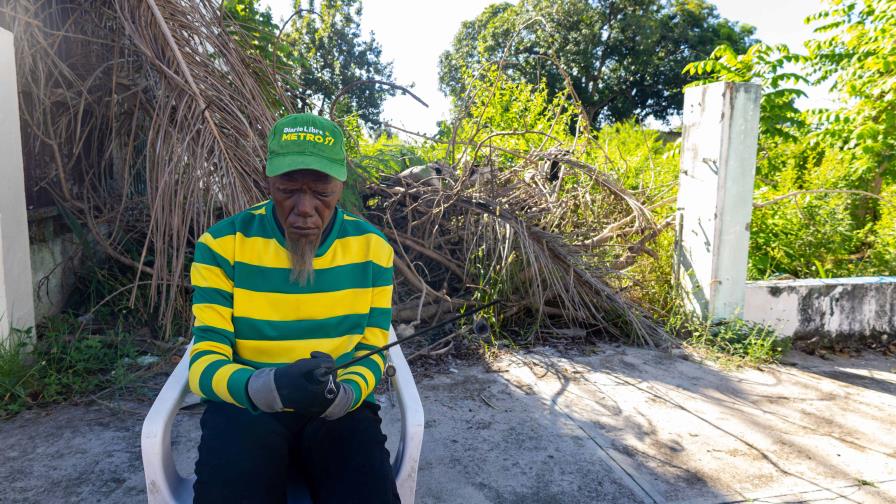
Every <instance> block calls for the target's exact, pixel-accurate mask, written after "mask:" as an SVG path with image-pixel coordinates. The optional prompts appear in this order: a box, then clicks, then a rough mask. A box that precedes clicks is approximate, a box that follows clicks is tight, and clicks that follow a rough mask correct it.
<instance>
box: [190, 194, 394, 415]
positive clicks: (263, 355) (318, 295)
mask: <svg viewBox="0 0 896 504" xmlns="http://www.w3.org/2000/svg"><path fill="white" fill-rule="evenodd" d="M273 208H274V207H273V203H272V202H271V201H270V200H268V201H266V202H264V203H260V204H258V205H256V206H254V207H252V208H249V209H247V210H245V211H243V212H240V213H239V214H237V215H234V216H233V217H230V218H227V219H224V220H222V221H220V222H218V223H217V224H215V225H214V226H212V227H211V228H209V230H208V232H206V233H205V234H203V235H202V236H201V237H200V238H199V240H198V241H197V243H196V253H195V256H194V261H193V266H192V267H191V269H190V278H191V281H192V284H193V315H194V316H195V324H194V326H193V349H192V351H191V352H190V379H189V382H190V389H191V390H192V391H193V392H194V393H196V394H197V395H199V396H200V397H204V398H206V399H210V400H216V401H226V402H229V403H233V404H236V405H238V406H242V407H244V408H249V409H251V410H253V411H255V406H254V405H253V404H252V402H251V401H250V400H249V397H248V394H247V391H246V387H247V385H248V382H249V377H250V376H251V375H252V373H253V371H254V370H256V369H258V368H261V367H271V366H282V365H284V364H289V363H291V362H294V361H296V360H298V359H303V358H306V357H308V356H309V354H310V353H311V352H312V351H321V352H326V353H328V354H330V355H332V356H333V357H334V358H335V359H336V362H337V363H341V362H346V361H348V360H349V359H351V358H353V357H354V356H355V355H360V354H362V353H364V352H367V351H369V350H372V349H374V348H376V347H378V346H382V345H385V344H386V343H387V341H388V338H389V325H390V323H391V319H392V259H393V255H394V251H393V250H392V246H391V245H389V243H388V242H387V241H386V238H385V237H384V236H383V235H382V234H381V233H380V232H379V231H378V230H377V229H376V228H375V227H373V226H372V225H371V224H370V223H368V222H366V221H364V220H361V219H360V218H358V217H355V216H353V215H351V214H349V213H347V212H345V211H343V210H342V209H340V208H337V209H336V211H335V217H334V220H333V224H332V227H331V229H330V232H329V233H328V234H327V236H326V237H325V238H324V239H323V242H322V243H321V244H320V246H319V247H318V249H317V253H316V255H315V258H314V279H313V281H311V282H310V283H308V284H306V285H303V286H301V285H298V284H297V283H295V282H293V281H291V279H290V273H291V269H290V259H289V253H288V251H287V249H286V243H285V240H284V237H283V232H282V230H281V229H280V227H279V224H278V223H277V222H276V217H275V216H274V209H273ZM384 364H385V363H384V361H383V357H382V354H376V355H374V356H371V357H368V358H366V359H364V360H362V361H361V362H359V363H358V364H356V365H353V366H351V367H349V368H347V369H343V370H340V371H339V373H338V376H337V377H338V379H339V380H340V381H341V382H343V383H345V384H347V385H348V386H350V387H352V389H353V390H354V393H355V404H353V405H352V409H354V408H357V407H358V405H360V404H361V401H363V400H364V399H367V400H369V401H374V400H375V399H374V398H373V394H371V392H372V391H373V389H374V387H375V386H376V384H377V382H379V380H380V377H381V376H382V373H383V367H384Z"/></svg>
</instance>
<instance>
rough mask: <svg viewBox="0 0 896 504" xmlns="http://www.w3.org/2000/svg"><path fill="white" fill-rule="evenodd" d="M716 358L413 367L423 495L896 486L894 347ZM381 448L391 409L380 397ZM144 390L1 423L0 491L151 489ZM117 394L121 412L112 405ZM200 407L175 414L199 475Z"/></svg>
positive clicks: (178, 438)
mask: <svg viewBox="0 0 896 504" xmlns="http://www.w3.org/2000/svg"><path fill="white" fill-rule="evenodd" d="M785 361H786V362H788V363H790V364H791V365H788V366H772V367H768V368H766V369H762V370H739V371H734V372H724V371H721V370H718V369H715V368H713V367H712V366H707V365H704V364H700V363H697V362H693V361H688V360H684V359H681V358H677V357H675V356H673V355H669V354H664V353H660V352H655V351H651V350H647V349H637V348H627V347H617V346H613V345H602V346H599V347H598V352H597V353H596V354H593V355H590V356H582V355H578V356H560V355H557V354H556V353H555V352H553V351H552V350H550V349H540V350H536V351H532V352H526V353H508V354H504V355H503V356H501V357H500V358H498V359H497V360H495V361H494V362H492V363H491V364H489V365H488V366H483V365H482V364H475V365H473V364H470V365H463V366H455V367H456V368H457V369H456V370H457V372H456V373H448V374H443V375H435V376H433V377H430V378H427V379H421V380H419V382H418V387H419V389H420V393H421V397H422V400H423V404H424V408H425V410H426V432H425V437H424V445H423V452H422V454H421V461H420V473H419V477H418V485H417V486H418V489H417V496H418V499H417V500H418V502H421V503H455V502H463V503H464V504H480V503H482V504H485V503H496V504H498V503H511V502H521V501H522V502H539V503H553V502H558V503H561V502H562V503H600V502H606V503H609V502H626V503H628V502H648V503H652V502H671V503H674V502H682V503H683V502H688V503H691V502H695V503H721V502H744V501H751V500H753V501H761V502H775V503H777V502H844V503H847V502H861V503H866V502H867V503H878V502H879V503H884V502H894V501H896V436H894V434H896V427H894V422H893V420H892V419H893V418H896V390H894V389H896V373H894V372H896V359H892V358H883V357H881V356H879V355H875V354H867V353H866V354H864V355H863V356H861V357H859V358H841V357H833V358H832V359H830V360H822V359H819V358H817V357H810V356H807V355H804V354H799V353H793V354H791V355H789V356H788V357H787V359H786V360H785ZM383 402H384V404H383V416H384V418H385V419H386V421H385V424H386V426H387V427H386V431H387V435H389V438H390V445H392V446H393V447H394V443H395V440H396V439H395V434H397V428H396V427H397V411H396V408H394V407H392V406H391V405H390V403H389V401H388V399H386V398H383ZM148 407H149V404H148V403H140V402H133V401H132V402H126V403H120V408H112V409H110V408H108V407H104V406H98V405H93V406H73V405H64V406H57V407H54V408H50V409H47V410H39V411H29V412H25V413H23V414H21V415H19V416H18V417H16V418H14V419H11V420H6V421H0V481H3V482H4V485H2V486H0V502H4V503H5V502H9V503H20V502H23V503H27V502H41V503H48V502H84V501H96V502H121V503H131V502H140V501H144V500H145V493H144V488H143V475H142V468H141V463H140V452H139V433H140V424H141V422H142V414H143V413H144V412H145V411H146V410H147V409H148ZM122 408H123V409H122ZM201 408H202V407H201V406H199V407H198V408H194V409H192V410H184V411H182V412H181V413H180V414H179V415H178V417H177V419H176V421H175V428H174V448H175V455H176V459H177V462H178V467H179V468H180V469H181V470H182V471H183V472H186V473H191V472H192V464H193V461H194V459H195V446H196V443H197V442H198V439H199V426H198V420H199V413H200V412H201Z"/></svg>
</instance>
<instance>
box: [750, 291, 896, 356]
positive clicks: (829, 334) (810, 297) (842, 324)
mask: <svg viewBox="0 0 896 504" xmlns="http://www.w3.org/2000/svg"><path fill="white" fill-rule="evenodd" d="M743 316H744V319H746V320H750V321H753V322H759V323H763V324H768V325H770V326H772V327H774V328H775V330H776V331H777V332H778V334H779V335H781V336H793V337H794V338H795V339H797V340H809V339H812V338H814V337H816V336H820V337H822V338H824V339H834V340H845V341H850V342H853V343H860V342H863V341H869V340H875V341H878V342H886V341H890V340H894V339H896V277H856V278H832V279H810V280H775V281H764V282H748V283H747V289H746V300H745V304H744V313H743Z"/></svg>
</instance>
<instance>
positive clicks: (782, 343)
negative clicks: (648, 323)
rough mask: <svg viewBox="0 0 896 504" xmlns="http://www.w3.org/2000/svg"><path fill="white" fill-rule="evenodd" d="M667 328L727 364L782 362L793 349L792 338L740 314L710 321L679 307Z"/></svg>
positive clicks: (688, 344) (703, 353) (695, 348)
mask: <svg viewBox="0 0 896 504" xmlns="http://www.w3.org/2000/svg"><path fill="white" fill-rule="evenodd" d="M667 329H668V330H669V331H670V332H672V333H673V334H677V335H678V336H679V337H680V338H681V339H682V340H683V341H684V345H685V346H686V347H687V348H688V349H689V350H691V351H693V352H695V353H697V354H698V355H700V356H702V357H705V358H707V359H709V360H712V361H714V362H716V363H718V364H721V365H723V366H726V367H738V366H759V365H762V364H770V363H774V362H778V361H779V360H780V359H781V356H782V355H784V354H785V353H786V352H787V351H788V350H790V338H780V337H778V335H777V334H775V331H774V330H773V329H771V328H770V327H768V326H764V325H762V324H757V323H754V322H748V321H745V320H742V319H739V318H733V319H728V320H718V321H713V322H707V321H704V320H701V319H700V318H698V317H696V316H695V315H692V314H690V313H687V312H685V311H683V310H682V309H677V310H675V312H674V313H673V314H672V315H670V317H669V318H668V321H667Z"/></svg>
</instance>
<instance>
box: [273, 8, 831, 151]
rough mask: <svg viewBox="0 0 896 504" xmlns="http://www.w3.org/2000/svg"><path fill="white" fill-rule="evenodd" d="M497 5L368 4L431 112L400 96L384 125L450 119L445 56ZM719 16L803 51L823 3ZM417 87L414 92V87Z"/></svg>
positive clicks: (284, 11)
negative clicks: (463, 28) (463, 30)
mask: <svg viewBox="0 0 896 504" xmlns="http://www.w3.org/2000/svg"><path fill="white" fill-rule="evenodd" d="M261 3H262V5H265V6H269V7H270V8H271V12H272V14H273V17H274V20H275V21H276V20H282V19H285V18H286V17H288V16H289V15H290V14H292V5H293V0H262V2H261ZM491 3H495V1H494V0H492V1H486V0H455V1H452V2H447V1H444V0H364V1H363V11H364V12H363V15H362V18H361V29H362V32H363V33H364V34H365V35H367V34H369V33H370V32H373V34H374V36H375V38H376V40H377V41H378V42H379V43H380V45H381V46H382V49H383V54H382V57H383V59H384V60H385V61H391V62H392V73H393V81H394V82H395V83H397V84H402V85H407V86H409V87H411V88H412V89H413V91H414V93H415V94H417V96H419V97H420V98H421V99H422V100H423V101H425V102H426V103H427V104H428V105H429V107H428V108H425V107H423V106H422V105H420V104H419V103H417V102H416V101H415V100H413V99H412V98H410V97H407V96H402V95H398V96H395V97H393V98H390V99H389V100H387V101H386V103H385V104H384V105H383V119H384V120H385V121H386V122H388V123H391V124H394V125H396V126H400V127H403V128H405V129H408V130H411V131H417V132H421V133H425V134H433V133H435V131H436V121H438V120H441V119H447V118H448V113H449V109H450V103H449V101H448V98H447V97H445V96H444V95H442V93H441V92H440V91H439V86H438V79H439V76H438V74H439V71H438V62H439V55H440V54H441V53H442V52H443V51H444V50H446V49H447V48H448V47H449V46H450V44H451V40H452V39H453V38H454V34H455V33H456V32H457V30H458V28H459V27H460V24H461V22H462V21H464V20H468V19H473V18H475V17H476V16H477V15H478V14H479V13H480V12H482V10H483V8H484V7H485V6H487V5H489V4H491ZM711 3H714V4H715V5H716V7H717V8H718V10H719V13H720V14H721V15H722V16H723V17H726V18H728V19H732V20H736V21H741V22H744V23H747V24H750V25H753V26H754V27H756V36H757V37H758V38H759V39H760V40H762V41H764V42H767V43H770V44H779V43H786V44H787V45H789V46H790V48H791V49H792V50H801V49H802V44H803V42H804V41H805V40H806V39H807V37H809V36H810V35H811V29H810V28H809V27H808V26H806V25H805V24H804V23H803V19H805V18H806V16H808V15H810V14H813V13H815V12H817V11H818V10H820V9H821V7H822V1H821V0H714V1H712V2H711ZM411 84H413V86H410V85H411ZM806 91H807V93H808V94H809V98H808V99H804V100H802V102H801V103H800V105H801V106H807V107H808V106H811V107H816V106H824V105H825V104H829V103H830V98H829V96H828V95H827V93H826V92H825V91H824V90H822V89H807V90H806Z"/></svg>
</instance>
